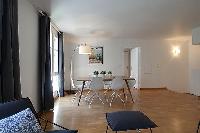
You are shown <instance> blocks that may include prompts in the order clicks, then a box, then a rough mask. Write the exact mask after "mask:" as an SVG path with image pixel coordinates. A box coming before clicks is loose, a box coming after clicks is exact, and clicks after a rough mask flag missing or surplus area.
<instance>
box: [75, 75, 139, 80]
mask: <svg viewBox="0 0 200 133" xmlns="http://www.w3.org/2000/svg"><path fill="white" fill-rule="evenodd" d="M114 78H115V77H114V76H112V77H104V78H103V81H112V80H113V79H114ZM91 80H92V77H79V78H77V81H91ZM123 80H135V79H134V78H131V77H125V76H124V77H123Z"/></svg>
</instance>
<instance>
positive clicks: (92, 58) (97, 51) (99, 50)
mask: <svg viewBox="0 0 200 133" xmlns="http://www.w3.org/2000/svg"><path fill="white" fill-rule="evenodd" d="M94 63H97V64H103V47H92V48H91V54H90V55H89V64H94Z"/></svg>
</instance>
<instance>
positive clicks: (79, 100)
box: [78, 81, 85, 106]
mask: <svg viewBox="0 0 200 133" xmlns="http://www.w3.org/2000/svg"><path fill="white" fill-rule="evenodd" d="M84 87H85V81H83V85H82V88H81V94H80V96H79V99H78V106H79V105H80V102H81V97H82V95H83V89H84Z"/></svg>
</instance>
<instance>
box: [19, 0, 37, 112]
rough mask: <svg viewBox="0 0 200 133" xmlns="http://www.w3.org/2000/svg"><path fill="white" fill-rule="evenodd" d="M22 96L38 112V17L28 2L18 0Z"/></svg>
mask: <svg viewBox="0 0 200 133" xmlns="http://www.w3.org/2000/svg"><path fill="white" fill-rule="evenodd" d="M18 14H19V20H18V22H19V47H20V74H21V88H22V96H23V97H29V98H30V99H31V101H32V103H33V104H34V106H35V108H36V110H38V103H39V101H38V53H39V51H38V15H37V12H36V10H35V9H34V8H33V6H32V5H31V4H30V3H29V1H27V0H18Z"/></svg>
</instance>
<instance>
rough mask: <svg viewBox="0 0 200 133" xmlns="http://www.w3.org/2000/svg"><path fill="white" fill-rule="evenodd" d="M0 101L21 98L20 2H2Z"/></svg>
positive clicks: (15, 0)
mask: <svg viewBox="0 0 200 133" xmlns="http://www.w3.org/2000/svg"><path fill="white" fill-rule="evenodd" d="M0 15H1V16H0V32H1V36H0V39H1V40H0V101H1V102H6V101H9V100H13V99H19V98H21V85H20V67H19V41H18V1H17V0H0Z"/></svg>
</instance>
